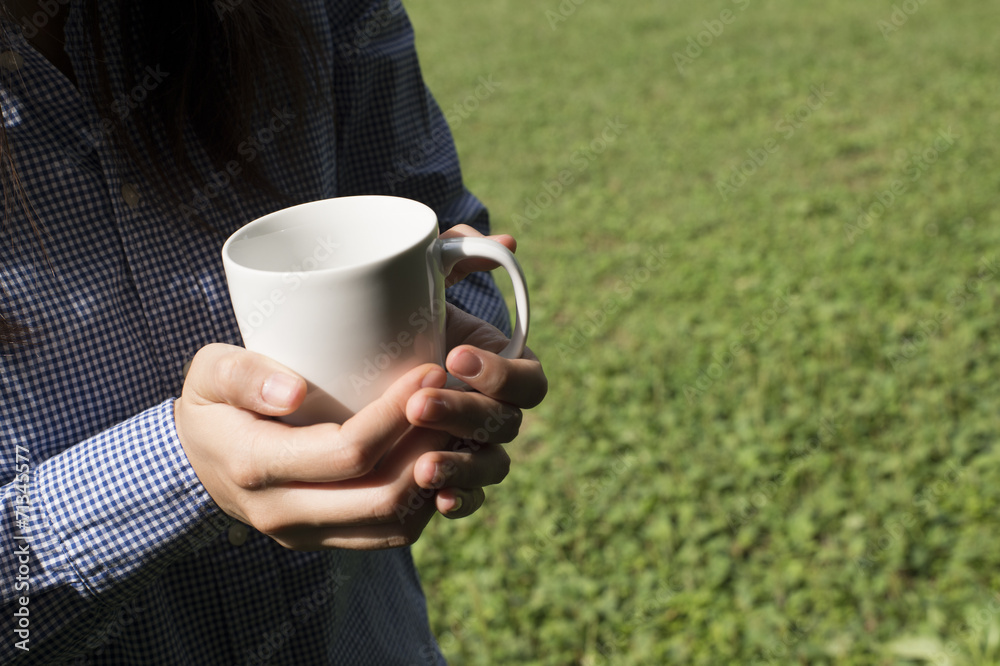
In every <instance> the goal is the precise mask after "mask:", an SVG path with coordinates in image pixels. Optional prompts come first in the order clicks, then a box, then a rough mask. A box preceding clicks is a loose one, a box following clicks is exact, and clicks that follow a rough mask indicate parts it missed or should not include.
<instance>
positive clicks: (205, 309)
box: [0, 0, 507, 666]
mask: <svg viewBox="0 0 1000 666" xmlns="http://www.w3.org/2000/svg"><path fill="white" fill-rule="evenodd" d="M83 4H84V3H83V2H82V1H79V2H78V1H77V0H72V2H71V12H70V16H69V20H68V22H67V25H66V50H67V53H68V55H69V57H70V59H71V61H72V63H73V67H74V72H75V74H76V78H77V86H74V85H73V84H72V83H71V82H70V81H69V80H68V79H67V78H66V77H64V76H63V74H62V73H60V71H59V70H58V69H56V68H55V67H54V66H53V65H51V64H50V63H49V62H48V61H47V60H45V59H44V58H43V57H42V56H41V55H39V54H38V53H37V52H36V51H35V50H34V49H33V48H32V47H31V46H30V45H29V44H28V43H27V42H26V41H25V34H24V33H25V32H27V31H28V30H30V29H31V27H30V25H29V26H14V25H11V24H6V28H7V35H6V37H4V39H3V44H2V49H0V67H2V68H3V69H4V70H6V71H5V72H4V74H5V75H4V76H3V77H0V79H2V81H3V83H2V85H0V95H2V102H3V109H4V117H3V120H4V123H5V126H6V132H7V136H8V140H9V141H10V144H11V146H12V151H13V154H14V156H15V160H16V169H17V173H18V175H19V178H20V180H21V182H22V183H23V185H24V188H25V190H26V192H27V195H28V200H29V201H30V203H31V206H32V208H33V216H34V218H35V219H36V220H37V221H38V222H39V223H40V225H41V227H42V230H43V231H42V236H41V239H39V237H38V236H37V235H36V234H35V233H34V232H33V231H32V229H31V226H30V223H29V220H28V218H27V216H26V215H25V214H24V212H23V211H22V210H20V208H19V207H16V206H13V207H8V209H7V210H6V211H3V218H2V222H3V225H2V234H0V285H2V287H3V290H4V295H3V303H4V306H5V307H6V308H7V309H8V311H11V312H13V313H14V314H15V315H16V317H17V318H18V319H19V320H20V321H22V322H23V323H25V324H27V325H29V326H30V327H31V328H32V329H33V331H34V332H35V336H36V337H35V342H34V344H33V345H31V346H27V347H21V348H17V349H13V350H7V353H6V354H5V355H2V356H0V451H2V458H0V481H2V483H4V484H5V485H3V487H2V493H0V543H2V555H0V592H2V603H3V611H2V613H3V617H2V618H0V627H2V629H0V662H2V663H5V664H6V663H42V664H56V663H87V664H115V665H121V664H142V665H150V664H170V665H178V664H196V665H199V666H201V665H205V664H296V665H305V664H309V665H311V664H379V665H386V664H438V663H443V659H442V657H441V655H440V653H439V650H438V648H437V645H436V643H435V640H434V638H433V636H432V635H431V633H430V630H429V627H428V621H427V614H426V602H425V599H424V596H423V592H422V591H421V588H420V583H419V580H418V577H417V573H416V571H415V569H414V566H413V562H412V560H411V557H410V552H409V550H408V549H397V550H389V551H379V552H365V553H359V552H353V551H331V552H322V553H296V552H292V551H288V550H285V549H283V548H282V547H281V546H279V545H278V544H277V543H275V542H274V541H272V540H271V539H269V538H267V537H266V536H263V535H260V534H258V533H256V532H254V531H253V530H252V529H250V528H247V527H246V526H244V525H242V524H239V523H235V522H234V521H232V520H231V519H229V518H228V517H227V516H225V515H224V514H223V513H222V512H221V511H220V510H219V508H218V507H217V506H216V505H215V503H214V502H213V501H212V499H211V498H210V497H209V496H208V494H207V493H206V491H205V489H204V487H203V486H202V485H201V483H200V482H199V480H198V478H197V476H196V475H195V474H194V472H193V471H192V469H191V467H190V466H189V464H188V462H187V459H186V457H185V454H184V451H183V450H182V448H181V446H180V444H179V442H178V439H177V435H176V432H175V430H174V422H173V411H172V402H173V397H174V396H177V395H179V394H180V390H181V386H182V383H183V368H184V366H185V363H186V362H187V361H188V360H189V359H190V358H191V357H192V356H193V355H194V353H195V352H196V351H197V350H198V349H199V348H200V347H202V346H203V345H205V344H207V343H210V342H228V343H232V344H239V341H240V337H239V332H238V329H237V326H236V322H235V319H234V316H233V313H232V310H231V307H230V303H229V298H228V294H227V290H226V281H225V278H224V275H223V270H222V264H221V259H220V249H221V245H222V241H223V240H224V239H225V237H226V236H227V235H228V234H229V233H231V232H232V231H234V230H236V229H237V228H239V227H240V226H242V225H243V224H245V223H246V222H248V221H249V220H251V219H254V218H256V217H258V216H260V215H262V214H265V213H267V212H270V211H273V210H275V209H277V208H279V207H281V205H282V204H280V203H279V202H276V201H274V200H271V199H269V198H268V197H267V196H266V195H264V194H254V195H249V196H237V195H236V194H235V193H234V192H233V188H232V187H228V186H227V182H228V181H227V178H229V177H237V176H235V175H232V176H230V175H227V174H226V173H222V172H217V171H215V170H213V167H212V165H211V164H210V163H209V162H208V161H207V159H206V158H205V157H204V155H203V154H202V153H200V152H199V149H198V146H197V145H195V144H194V142H192V143H191V146H190V148H191V150H192V151H193V153H192V154H193V155H194V156H195V160H196V164H198V165H199V166H200V168H202V169H203V170H204V173H205V174H206V177H205V183H204V186H203V187H201V188H198V189H197V190H196V191H194V192H192V197H191V201H190V209H195V210H197V211H198V212H199V213H200V214H201V216H202V219H203V220H204V221H207V223H208V226H209V227H214V228H215V230H216V231H215V232H214V233H213V232H212V231H210V230H209V229H207V228H206V226H205V225H199V224H195V223H189V222H187V221H185V219H184V218H185V217H187V213H189V212H190V209H189V208H187V206H188V204H185V205H184V206H180V207H178V208H177V209H176V210H168V209H166V207H165V206H162V205H159V204H153V203H152V201H153V197H151V196H144V189H145V188H144V187H143V186H142V185H141V182H142V181H141V179H139V178H138V177H136V176H134V175H133V174H131V173H130V172H128V171H125V170H123V169H124V167H123V166H122V162H121V160H118V159H116V158H115V155H114V154H113V152H112V151H111V149H110V146H109V145H108V142H107V141H105V140H104V136H103V132H104V129H103V128H104V127H105V124H104V123H105V121H104V119H102V118H101V117H100V116H99V114H98V111H97V109H96V105H95V103H94V99H95V95H94V92H95V89H96V85H97V83H96V78H95V77H96V74H95V70H94V59H93V56H92V55H91V50H90V48H89V42H88V38H87V33H86V31H85V30H84V29H83V27H82V24H81V18H80V17H81V11H82V5H83ZM215 4H216V5H219V3H215ZM223 4H225V3H223ZM302 4H303V6H304V7H305V11H306V13H307V16H308V18H309V20H310V21H311V22H312V24H313V26H314V28H315V30H316V33H317V38H318V40H319V42H320V44H321V46H322V47H323V49H324V53H325V56H326V61H327V62H328V63H329V64H330V70H329V71H330V75H331V78H332V83H331V84H330V85H331V86H332V98H333V100H334V104H335V114H336V119H337V121H336V123H334V120H333V117H334V114H333V113H330V112H328V111H325V110H319V111H318V112H313V113H310V114H308V117H296V116H295V115H293V114H292V113H291V112H290V111H289V110H288V109H280V108H279V109H265V110H262V112H261V113H260V114H258V115H259V118H258V120H259V123H258V125H257V127H258V128H259V129H258V130H257V131H256V132H255V133H254V134H253V135H252V136H248V137H247V141H246V142H244V145H242V146H241V150H240V152H239V154H238V155H235V156H234V158H233V162H230V164H229V166H231V167H233V171H234V172H238V169H239V167H240V165H241V164H245V163H247V162H249V161H250V160H254V159H256V160H262V162H261V164H262V165H264V166H265V167H266V171H267V173H269V174H270V175H271V176H272V177H273V178H274V179H275V181H276V182H277V184H278V185H279V186H280V187H281V188H282V189H284V190H285V191H287V192H292V193H293V194H294V195H295V196H296V197H297V198H299V199H300V200H307V199H321V198H327V197H332V196H346V195H353V194H362V193H386V194H395V195H398V196H405V197H410V198H413V199H418V200H421V201H424V202H425V203H427V204H428V205H430V206H431V207H432V208H434V209H435V210H436V211H437V213H438V216H439V218H440V220H441V224H442V228H447V227H450V226H452V225H454V224H458V223H461V222H464V223H469V224H472V225H473V226H475V227H477V228H478V229H480V230H481V231H483V232H486V231H487V226H488V223H487V215H486V211H485V210H484V208H483V207H482V205H481V204H480V203H479V202H478V201H477V200H476V199H475V198H474V197H473V196H472V195H471V194H469V193H468V192H467V191H466V190H465V189H464V187H463V186H462V181H461V175H460V172H459V168H458V159H457V156H456V153H455V150H454V146H453V145H452V141H451V136H450V133H449V132H448V129H447V123H446V122H445V118H444V116H443V114H442V113H441V111H440V109H439V108H438V106H437V105H436V104H435V103H434V101H433V100H432V98H431V97H430V95H429V94H428V93H427V91H426V89H425V87H424V84H423V82H422V78H421V75H420V70H419V66H418V62H417V58H416V55H415V52H414V49H413V34H412V27H411V25H410V23H409V20H408V18H407V17H406V14H405V12H404V11H403V9H402V7H401V6H400V5H399V4H398V1H397V0H388V1H383V2H369V1H367V0H357V1H351V0H343V1H340V0H328V1H320V0H310V1H305V2H303V3H302ZM224 8H225V7H223V9H224ZM100 11H101V13H102V19H101V20H102V21H104V22H105V25H106V26H107V27H106V30H108V32H107V33H106V34H110V35H116V34H117V33H116V32H115V30H116V27H115V26H114V25H113V24H114V16H115V15H116V14H117V3H115V2H107V3H105V2H102V3H101V9H100ZM117 39H118V40H119V41H120V40H121V39H123V37H122V36H121V35H118V36H117ZM116 53H117V51H116V50H115V49H109V51H108V54H107V57H108V60H109V66H111V67H112V68H113V67H114V65H115V64H116ZM169 75H170V73H169V72H164V71H160V70H159V69H157V68H156V67H150V68H148V69H147V70H146V71H145V72H143V73H142V74H141V76H140V78H139V79H137V80H135V81H131V82H125V81H120V80H119V81H117V82H116V83H115V85H118V86H119V87H120V91H119V92H120V94H119V95H118V96H116V99H117V100H118V102H117V104H118V105H119V112H120V113H123V114H124V113H128V109H130V108H134V106H135V105H138V104H141V103H142V101H143V100H144V99H145V98H146V95H147V94H148V92H149V91H150V90H151V89H153V88H155V86H156V85H157V83H158V82H159V80H161V79H162V78H163V77H166V76H169ZM287 128H293V130H294V131H287V132H286V131H285V130H286V129H287ZM282 132H285V133H284V134H282ZM281 141H285V142H294V143H293V144H292V148H293V149H292V150H290V151H286V152H281V151H276V150H270V149H269V148H271V147H272V146H271V144H272V143H273V144H275V145H277V144H278V142H281ZM286 154H294V155H295V159H294V160H292V159H283V158H282V157H281V155H286ZM222 202H226V203H227V205H219V204H221V203H222ZM449 298H451V300H452V301H453V302H455V303H457V304H458V305H459V306H460V307H463V308H464V309H466V310H470V311H472V312H474V313H476V314H477V315H478V316H480V317H482V318H484V319H486V320H487V321H491V322H493V323H494V324H495V325H497V326H499V327H501V328H504V329H506V327H507V325H506V317H507V315H506V309H505V306H504V304H503V301H502V299H500V297H499V294H498V292H497V291H496V288H495V286H494V285H493V283H492V282H491V281H490V278H489V277H488V276H486V275H482V274H479V275H475V276H472V277H471V278H470V279H468V280H466V281H465V282H463V283H462V284H460V285H458V286H457V287H455V288H453V289H452V290H450V291H449ZM22 648H28V651H25V650H24V649H22Z"/></svg>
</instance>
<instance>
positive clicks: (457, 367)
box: [451, 351, 483, 379]
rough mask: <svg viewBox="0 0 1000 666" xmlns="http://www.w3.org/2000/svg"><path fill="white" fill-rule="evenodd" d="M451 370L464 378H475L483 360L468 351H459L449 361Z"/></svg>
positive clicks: (479, 371)
mask: <svg viewBox="0 0 1000 666" xmlns="http://www.w3.org/2000/svg"><path fill="white" fill-rule="evenodd" d="M451 371H452V372H453V373H455V374H456V375H459V376H460V377H465V378H466V379H475V378H476V377H478V376H479V373H481V372H482V371H483V362H482V361H481V360H480V359H479V357H478V356H476V355H475V354H473V353H472V352H469V351H461V352H459V353H458V354H456V355H455V358H454V359H452V361H451Z"/></svg>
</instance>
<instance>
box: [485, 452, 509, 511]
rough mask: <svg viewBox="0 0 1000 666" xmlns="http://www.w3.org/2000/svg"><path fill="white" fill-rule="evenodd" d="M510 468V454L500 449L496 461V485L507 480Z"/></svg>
mask: <svg viewBox="0 0 1000 666" xmlns="http://www.w3.org/2000/svg"><path fill="white" fill-rule="evenodd" d="M510 466H511V460H510V454H509V453H507V450H506V449H504V448H503V447H500V455H499V459H498V460H497V471H498V474H499V480H498V481H497V483H500V481H503V480H504V479H506V478H507V475H508V474H510ZM484 499H485V495H484Z"/></svg>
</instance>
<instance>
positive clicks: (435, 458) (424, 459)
mask: <svg viewBox="0 0 1000 666" xmlns="http://www.w3.org/2000/svg"><path fill="white" fill-rule="evenodd" d="M508 473H510V456H509V455H507V451H506V450H505V449H504V448H503V447H502V446H498V445H477V444H475V443H471V444H470V445H469V448H467V449H464V450H463V449H460V450H455V451H430V452H427V453H424V454H423V455H422V456H420V458H419V460H417V463H416V466H415V467H414V469H413V479H414V481H416V483H417V485H418V486H420V487H421V488H424V489H428V490H434V489H438V488H481V487H483V486H492V485H495V484H498V483H500V482H501V481H503V480H504V479H505V478H507V474H508Z"/></svg>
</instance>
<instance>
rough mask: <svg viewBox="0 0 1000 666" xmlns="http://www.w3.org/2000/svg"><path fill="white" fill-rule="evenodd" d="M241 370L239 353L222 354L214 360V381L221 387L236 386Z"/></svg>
mask: <svg viewBox="0 0 1000 666" xmlns="http://www.w3.org/2000/svg"><path fill="white" fill-rule="evenodd" d="M242 370H243V363H242V359H241V358H240V355H239V354H223V355H222V356H220V357H219V358H218V359H217V360H216V362H215V381H216V382H218V383H219V385H220V386H221V387H223V388H228V387H230V386H238V385H239V380H240V375H241V373H242Z"/></svg>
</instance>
